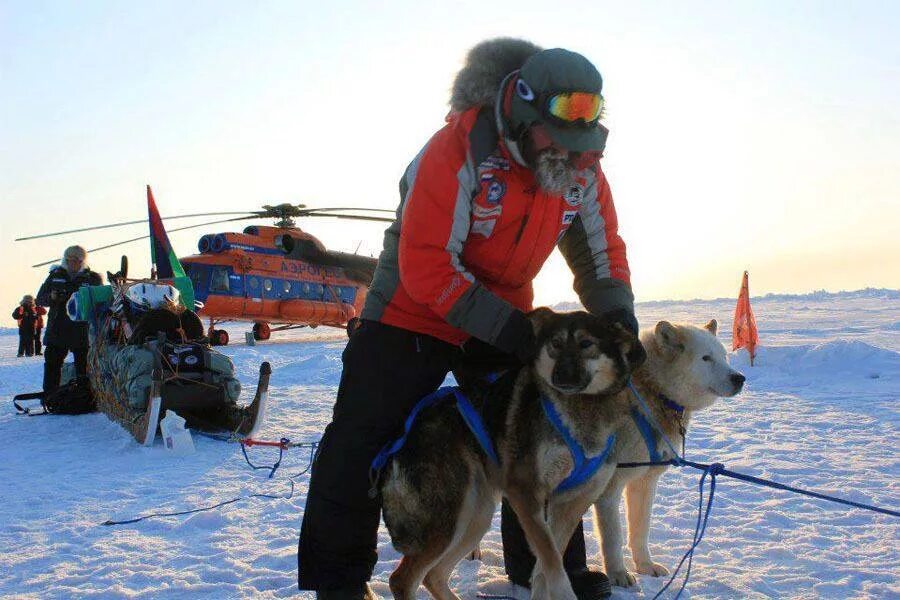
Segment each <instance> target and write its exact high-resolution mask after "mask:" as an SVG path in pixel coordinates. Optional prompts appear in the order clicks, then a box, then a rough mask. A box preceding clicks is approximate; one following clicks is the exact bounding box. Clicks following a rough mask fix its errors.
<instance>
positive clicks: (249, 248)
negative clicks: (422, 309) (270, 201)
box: [180, 226, 375, 327]
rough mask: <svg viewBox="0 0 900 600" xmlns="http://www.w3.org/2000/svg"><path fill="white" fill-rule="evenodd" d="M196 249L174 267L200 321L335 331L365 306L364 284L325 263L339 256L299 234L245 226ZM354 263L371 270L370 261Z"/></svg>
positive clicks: (333, 263) (337, 262) (206, 240)
mask: <svg viewBox="0 0 900 600" xmlns="http://www.w3.org/2000/svg"><path fill="white" fill-rule="evenodd" d="M198 246H199V251H200V253H199V254H195V255H191V256H187V257H185V258H182V259H180V260H181V264H182V265H183V266H184V268H185V271H186V272H187V274H188V275H189V276H190V278H191V281H192V282H193V285H194V294H195V297H196V299H197V300H198V301H200V302H202V303H203V308H202V309H200V310H199V314H200V315H201V316H204V317H207V318H210V319H214V320H216V321H227V320H236V321H254V322H265V323H272V324H291V325H312V326H316V325H330V326H333V327H343V326H346V324H347V322H348V321H349V320H350V319H352V318H353V317H355V316H356V315H358V314H359V313H360V311H361V310H362V306H363V303H364V302H365V298H366V290H367V287H368V286H367V283H365V282H363V281H360V278H359V277H358V276H357V277H354V278H351V276H350V273H349V269H347V268H345V266H343V265H341V264H340V262H341V261H340V259H337V260H334V259H332V260H328V256H329V254H332V255H333V254H340V253H328V251H327V250H326V249H325V247H324V246H323V245H322V243H321V242H320V241H319V240H317V239H316V238H315V237H313V236H311V235H310V234H308V233H306V232H305V231H302V230H301V229H298V228H293V227H291V228H284V227H263V226H251V227H248V228H246V229H245V230H244V233H218V234H210V235H205V236H203V237H202V238H200V242H199V244H198ZM342 256H347V255H342ZM349 256H351V257H352V256H354V255H349ZM356 258H357V259H358V260H360V261H371V266H372V268H374V262H375V261H374V259H365V258H363V257H356ZM328 263H331V264H328ZM367 266H368V262H367Z"/></svg>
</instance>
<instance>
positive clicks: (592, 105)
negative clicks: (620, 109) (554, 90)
mask: <svg viewBox="0 0 900 600" xmlns="http://www.w3.org/2000/svg"><path fill="white" fill-rule="evenodd" d="M602 111H603V96H601V95H600V94H591V93H588V92H569V93H564V94H555V95H553V96H550V98H549V99H548V100H547V112H548V113H549V114H550V115H551V116H553V117H555V118H557V119H559V120H561V121H565V122H566V123H574V122H576V121H578V120H581V121H584V122H585V123H593V122H595V121H596V120H597V119H599V118H600V113H601V112H602Z"/></svg>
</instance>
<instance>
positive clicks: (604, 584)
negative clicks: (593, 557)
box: [568, 569, 612, 600]
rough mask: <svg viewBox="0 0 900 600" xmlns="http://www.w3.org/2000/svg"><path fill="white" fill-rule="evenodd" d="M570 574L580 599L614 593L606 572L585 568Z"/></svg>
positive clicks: (590, 598)
mask: <svg viewBox="0 0 900 600" xmlns="http://www.w3.org/2000/svg"><path fill="white" fill-rule="evenodd" d="M568 575H569V581H570V582H572V589H573V590H574V591H575V595H576V596H578V600H598V599H600V598H609V597H610V596H611V595H612V586H611V584H610V583H609V577H607V576H606V574H605V573H601V572H600V571H591V570H590V569H584V570H583V571H574V572H570V573H568Z"/></svg>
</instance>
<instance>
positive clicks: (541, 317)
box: [527, 306, 556, 338]
mask: <svg viewBox="0 0 900 600" xmlns="http://www.w3.org/2000/svg"><path fill="white" fill-rule="evenodd" d="M555 314H556V313H555V312H553V311H552V310H551V309H549V308H547V307H546V306H541V307H538V308H536V309H534V310H533V311H531V312H530V313H528V315H527V316H528V320H529V321H531V327H532V328H533V329H534V336H535V337H537V338H539V337H541V330H542V329H543V328H544V325H546V324H547V322H548V321H550V319H552V318H553V316H554V315H555Z"/></svg>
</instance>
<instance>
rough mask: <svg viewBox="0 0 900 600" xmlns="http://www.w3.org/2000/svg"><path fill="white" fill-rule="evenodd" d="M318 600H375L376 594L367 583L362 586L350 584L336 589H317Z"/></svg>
mask: <svg viewBox="0 0 900 600" xmlns="http://www.w3.org/2000/svg"><path fill="white" fill-rule="evenodd" d="M316 598H317V599H318V600H377V598H378V596H376V595H375V592H373V591H372V588H370V587H369V584H368V583H364V584H362V586H358V585H357V586H352V587H346V588H340V589H336V590H319V591H317V592H316Z"/></svg>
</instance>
